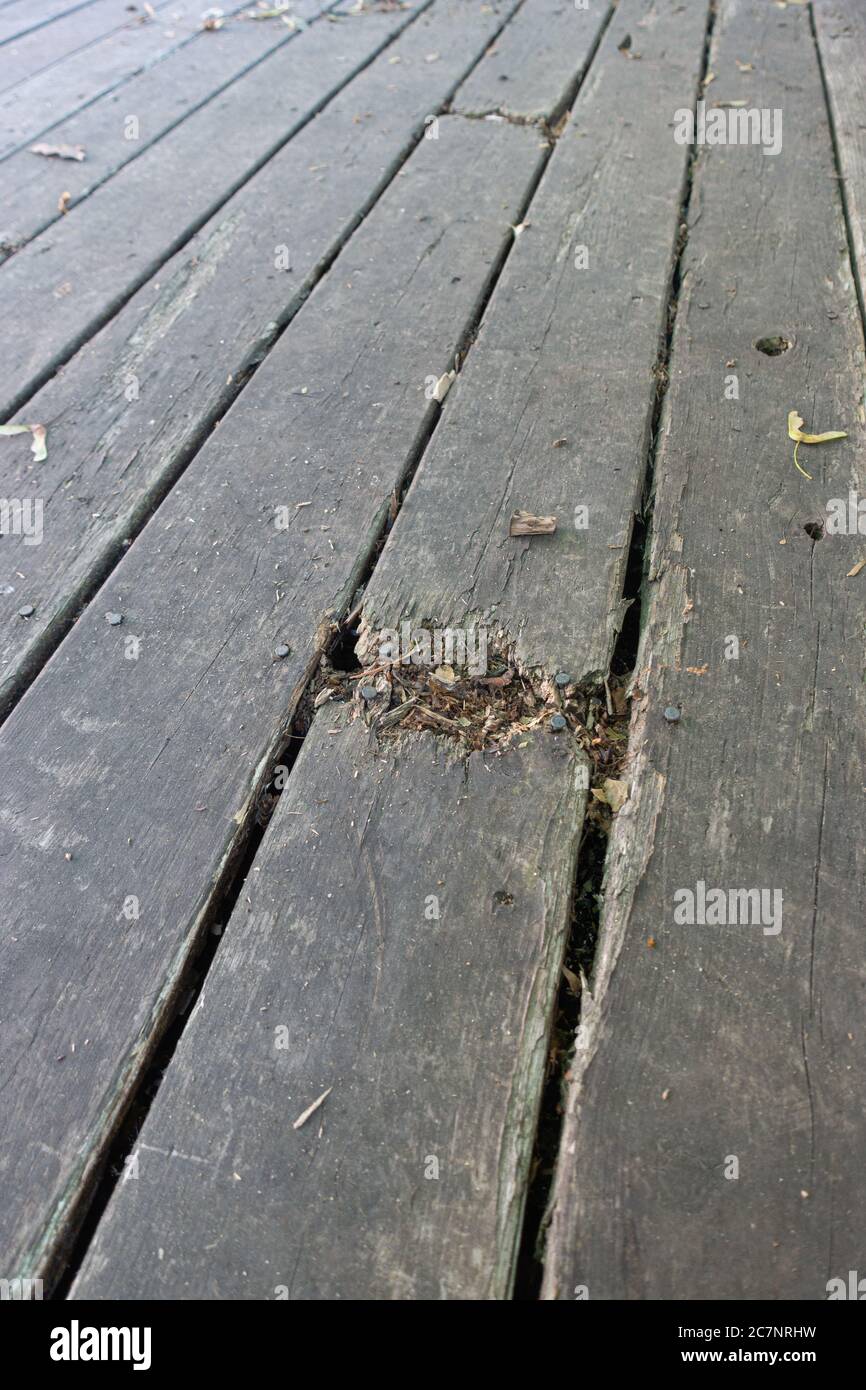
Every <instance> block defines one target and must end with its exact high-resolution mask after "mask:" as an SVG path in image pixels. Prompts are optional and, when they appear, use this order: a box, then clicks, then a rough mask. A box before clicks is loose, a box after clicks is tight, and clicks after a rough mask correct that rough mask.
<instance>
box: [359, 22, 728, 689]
mask: <svg viewBox="0 0 866 1390" xmlns="http://www.w3.org/2000/svg"><path fill="white" fill-rule="evenodd" d="M706 18H707V6H705V5H694V6H689V7H688V10H687V11H684V10H683V7H682V5H680V4H678V3H676V0H664V2H663V3H662V4H656V3H653V0H624V2H623V3H622V4H621V5H620V6H619V7H618V9H617V12H616V16H615V18H614V20H613V22H612V23H611V25H610V26H609V28H608V29H607V31H606V33H605V36H604V39H603V41H602V43H601V46H600V48H599V51H598V55H597V58H596V60H595V62H594V63H593V67H592V70H591V73H590V77H589V81H588V83H587V84H586V85H585V86H584V88H583V90H582V91H581V93H580V96H579V97H578V100H577V103H576V105H575V108H574V110H573V113H572V116H571V118H570V120H569V123H568V125H567V127H566V129H565V132H564V134H563V135H562V138H561V139H560V140H559V142H558V144H557V146H556V150H555V152H554V155H553V156H552V158H551V161H550V164H549V166H548V168H547V171H546V173H545V177H544V179H543V181H542V184H541V187H540V188H539V191H538V195H537V196H536V198H535V199H534V201H533V206H532V210H531V214H530V216H529V218H528V223H527V226H526V227H525V228H524V230H523V232H522V234H521V235H520V236H519V238H518V241H517V245H516V247H515V251H514V255H513V256H512V257H510V258H509V262H508V265H507V267H506V269H505V272H504V274H503V276H502V279H501V280H500V282H499V284H498V285H497V288H496V291H495V294H494V296H493V298H492V300H491V303H490V305H489V307H488V311H487V313H486V316H485V321H484V323H483V325H482V328H481V332H480V334H479V336H478V341H477V342H476V344H475V347H474V349H473V351H472V354H471V356H470V358H469V360H468V362H467V365H466V368H465V371H462V372H461V373H460V376H459V378H458V380H457V382H456V384H455V385H454V386H453V387H452V389H451V391H450V392H449V394H448V397H447V399H446V402H445V411H444V416H443V421H442V426H441V428H440V429H439V430H438V431H437V434H436V438H435V440H434V441H433V444H432V447H431V448H430V450H429V451H428V452H427V454H426V455H425V458H424V460H423V461H422V464H421V467H420V468H419V470H418V473H417V475H416V477H415V479H414V482H413V484H412V487H411V489H410V491H409V494H408V496H407V498H406V500H405V503H404V506H403V507H402V509H401V512H400V515H399V517H398V518H397V522H396V525H395V527H394V530H393V531H392V533H391V536H390V538H389V542H388V544H387V545H386V547H385V550H384V552H383V554H382V557H381V560H380V562H379V564H378V565H377V567H376V572H375V574H374V575H373V578H372V581H371V583H370V586H369V588H368V590H367V592H366V595H365V602H364V618H365V623H366V625H367V627H368V628H369V629H370V631H371V633H372V634H373V643H374V646H375V645H377V643H376V641H375V633H376V631H377V630H378V629H379V628H393V627H395V626H397V627H399V625H400V622H401V621H403V620H404V619H406V620H409V621H412V620H413V619H414V620H418V621H421V622H423V621H425V620H426V619H428V618H430V617H435V619H436V621H437V623H439V624H441V625H446V624H449V623H453V624H455V625H457V626H460V625H461V624H469V623H471V622H473V621H475V622H478V623H483V624H486V625H488V626H491V627H494V628H498V629H501V630H502V632H503V633H504V634H505V638H504V640H506V641H507V643H508V645H509V648H510V649H512V650H513V651H514V653H515V655H516V657H517V659H518V661H519V662H520V663H521V664H522V665H523V666H524V667H540V668H542V669H543V670H544V671H546V672H548V673H552V672H554V671H557V670H562V671H566V672H568V673H570V674H571V675H572V676H573V677H574V678H575V679H579V680H589V679H594V678H595V677H596V676H597V675H598V674H599V673H603V672H606V671H607V669H608V665H609V662H610V657H611V654H612V650H613V646H614V643H615V640H616V636H617V632H618V629H619V625H620V620H621V612H620V603H619V600H620V596H621V593H622V585H623V579H624V573H625V566H626V561H627V556H628V544H629V538H630V534H631V528H632V521H633V515H634V512H635V509H637V508H639V506H640V500H641V493H642V489H643V480H644V467H645V459H646V452H647V446H648V443H649V433H650V426H651V416H652V406H653V396H654V391H653V385H654V375H653V373H654V368H655V366H656V361H657V357H658V352H659V347H660V341H661V336H662V334H663V332H664V329H665V320H666V313H667V298H668V287H669V280H670V276H671V272H672V268H673V257H674V248H675V243H676V237H677V228H678V219H679V213H680V203H681V195H682V190H683V184H684V177H685V172H686V162H687V150H686V149H685V147H684V146H681V145H678V144H676V143H675V142H674V140H673V139H672V137H671V135H670V130H671V126H672V121H673V113H674V111H676V110H677V108H678V107H684V106H688V107H691V106H692V105H693V102H694V98H695V88H696V83H697V79H698V74H699V72H700V62H701V55H702V50H703V43H704V32H705V25H706ZM627 33H631V34H632V35H634V36H640V37H639V39H638V37H635V43H636V44H638V43H639V45H640V51H641V60H640V61H637V62H635V61H628V60H627V59H626V58H625V57H624V56H623V54H622V53H621V52H620V51H619V45H620V44H621V42H622V39H623V36H624V35H625V34H627ZM636 110H640V113H641V115H640V120H636V119H634V118H633V113H634V112H635V111H636ZM626 207H647V208H652V213H653V215H652V217H651V218H641V219H636V218H632V217H626V216H624V215H623V209H624V208H626ZM581 248H583V249H584V250H585V251H586V252H587V255H588V265H587V267H586V268H577V265H576V258H577V257H580V258H581V260H582V259H583V256H582V251H581ZM556 445H558V446H559V447H555V446H556ZM467 460H471V468H468V467H467ZM461 477H463V478H465V479H466V482H465V485H464V486H463V487H462V488H461V490H460V491H459V493H456V494H455V479H459V478H461ZM578 507H584V508H587V509H588V513H587V516H586V518H584V517H583V515H582V514H578V513H577V512H576V509H577V508H578ZM517 510H525V511H529V512H532V513H534V514H536V515H543V516H555V517H556V518H557V521H558V526H557V530H556V533H555V534H554V535H550V536H544V537H542V538H540V539H539V538H533V539H526V538H512V537H510V536H509V519H510V517H511V515H512V513H513V512H515V511H517ZM458 515H460V516H463V517H465V516H467V515H468V518H469V520H461V521H460V522H458V521H457V520H456V517H457V516H458ZM584 520H585V521H586V525H582V524H579V523H582V522H583V521H584ZM576 591H577V592H579V594H580V602H575V592H576Z"/></svg>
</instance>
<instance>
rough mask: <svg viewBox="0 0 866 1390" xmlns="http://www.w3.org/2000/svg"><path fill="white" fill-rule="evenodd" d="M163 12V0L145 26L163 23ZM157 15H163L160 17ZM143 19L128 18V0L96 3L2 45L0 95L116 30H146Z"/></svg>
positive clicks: (138, 17)
mask: <svg viewBox="0 0 866 1390" xmlns="http://www.w3.org/2000/svg"><path fill="white" fill-rule="evenodd" d="M166 8H167V0H162V4H161V5H160V4H157V5H154V9H155V10H156V11H157V19H156V20H149V21H147V22H148V23H151V24H154V25H156V24H162V23H164V18H163V15H164V12H165V11H166ZM160 11H162V12H163V15H160ZM143 17H144V12H143V11H142V15H141V16H132V15H130V12H129V8H128V5H127V0H96V2H95V4H93V5H88V6H87V8H86V9H83V10H76V11H75V13H74V14H69V15H66V16H65V17H64V18H61V19H58V20H57V21H56V23H54V24H52V25H50V26H49V27H48V28H47V29H32V30H30V31H28V32H24V33H21V34H19V35H18V36H17V37H15V38H13V39H11V40H10V42H9V43H7V44H5V45H4V52H3V56H2V61H3V77H2V79H0V92H8V91H11V90H12V89H13V88H14V87H18V86H20V85H21V84H22V83H24V82H25V81H26V80H27V78H28V77H34V76H35V75H36V74H37V73H39V72H43V71H45V70H46V69H47V68H55V67H56V66H57V64H59V63H63V62H64V61H66V60H67V59H68V58H71V57H73V56H74V55H75V54H79V53H81V51H82V50H83V49H87V48H89V47H90V46H91V45H92V44H96V43H98V42H99V41H100V39H105V38H108V36H109V35H111V34H114V33H116V32H117V30H118V29H123V28H126V29H128V28H130V27H131V26H137V27H140V28H142V29H144V28H146V27H147V25H146V24H142V23H141V19H142V18H143ZM55 80H56V74H55ZM61 80H62V78H61Z"/></svg>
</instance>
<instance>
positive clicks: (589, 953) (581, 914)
mask: <svg viewBox="0 0 866 1390" xmlns="http://www.w3.org/2000/svg"><path fill="white" fill-rule="evenodd" d="M715 20H716V5H715V3H712V4H711V5H710V10H709V14H708V21H707V30H706V33H705V36H704V49H703V54H702V59H701V69H700V75H699V81H698V93H697V95H698V97H700V96H702V94H703V90H704V86H705V82H706V77H707V72H708V69H709V58H710V47H711V44H712V38H713V31H714V28H715ZM696 161H697V147H693V148H692V151H691V154H690V157H689V160H688V164H687V168H686V175H685V182H684V187H683V193H682V198H681V202H680V213H679V233H678V236H677V240H676V244H675V247H674V257H673V266H672V270H671V277H670V283H669V286H668V293H667V310H666V314H665V324H664V331H663V334H662V338H661V341H660V343H659V349H658V356H657V359H656V364H655V368H654V373H653V375H654V377H655V390H654V394H653V404H652V413H651V420H650V428H649V442H648V446H647V453H646V461H645V466H644V479H643V488H642V498H641V502H640V507H639V510H638V511H637V512H636V514H635V517H634V521H633V525H632V532H631V537H630V542H629V554H628V560H627V563H626V572H625V577H624V580H623V592H622V596H623V598H624V599H626V600H627V601H628V603H629V607H628V610H627V612H626V615H625V619H624V621H623V625H622V629H621V630H620V633H619V636H618V638H617V641H616V643H615V646H614V650H613V653H612V655H611V660H610V667H609V672H608V680H607V681H606V682H605V683H604V685H603V687H602V689H600V690H599V691H597V692H596V696H595V700H596V707H597V709H598V711H599V715H600V718H601V719H602V720H605V719H609V720H610V723H611V725H613V724H615V723H618V722H619V719H620V718H621V720H622V727H623V728H624V729H625V730H626V731H627V730H628V728H629V724H630V699H629V698H628V697H626V696H625V690H626V687H627V682H628V678H629V676H630V675H631V673H632V672H633V671H634V669H635V666H636V664H637V656H638V648H639V645H640V637H641V632H642V628H643V622H644V618H645V614H644V597H645V587H644V586H645V577H646V565H647V563H648V560H649V539H650V534H651V527H652V514H653V504H654V497H655V459H656V448H657V442H658V437H659V429H660V425H661V418H662V411H663V408H664V403H665V397H666V395H667V388H668V371H669V364H670V355H671V345H672V342H673V335H674V327H675V324H676V317H677V307H678V299H679V292H680V285H681V280H682V261H683V255H684V252H685V248H686V245H687V242H688V219H689V207H690V203H691V195H692V187H693V183H694V175H695V165H696ZM611 692H613V697H614V698H613V704H612V703H611ZM620 708H622V709H623V711H624V713H623V715H622V716H619V710H620ZM611 709H613V710H614V715H613V716H611V715H610V710H611ZM615 716H619V717H618V718H617V717H615ZM628 752H629V743H628V739H627V738H626V741H625V743H624V744H623V746H622V750H621V754H620V756H619V758H618V759H617V762H616V764H615V766H614V767H613V775H614V776H617V775H618V774H619V772H620V771H621V769H622V768H623V767H624V766H625V765H627V760H628ZM610 775H611V768H610V767H609V766H605V765H604V764H602V765H601V766H599V765H598V763H596V765H595V768H594V771H593V772H591V774H590V786H591V787H592V785H594V784H595V783H596V782H597V781H602V780H603V778H604V777H605V776H610ZM610 826H611V822H610V817H609V816H608V815H607V814H606V813H605V811H604V809H603V806H602V807H601V808H600V806H599V803H598V802H597V801H596V800H595V799H594V798H593V796H592V791H591V790H590V794H589V800H588V802H587V811H586V819H585V822H584V829H583V835H582V838H581V843H580V848H579V851H578V856H577V868H576V873H575V882H574V886H573V890H572V899H571V920H570V924H569V936H568V941H567V943H566V948H565V957H564V962H563V966H564V968H563V972H562V978H561V981H560V986H559V994H558V997H557V1001H556V1006H555V1009H554V1015H553V1023H552V1029H551V1038H550V1046H549V1050H548V1070H547V1076H546V1079H545V1086H544V1091H543V1094H542V1098H541V1106H540V1110H539V1116H538V1122H537V1129H536V1139H535V1145H534V1150H533V1155H532V1163H531V1167H530V1174H529V1186H528V1191H527V1198H526V1207H525V1212H524V1218H523V1229H522V1233H521V1240H520V1248H519V1253H518V1258H517V1267H516V1272H515V1282H514V1294H513V1297H514V1298H515V1299H516V1300H517V1301H519V1302H527V1301H535V1300H537V1299H538V1298H539V1297H540V1294H541V1285H542V1279H543V1277H544V1242H545V1236H546V1230H547V1221H548V1216H549V1205H550V1201H551V1197H552V1193H553V1182H554V1176H555V1172H556V1163H557V1159H558V1155H559V1149H560V1143H561V1139H562V1129H563V1123H564V1114H565V1091H566V1088H567V1085H568V1082H569V1081H570V1080H571V1074H570V1070H569V1067H570V1063H571V1059H572V1056H573V1053H574V1038H575V1033H576V1031H577V1028H578V1025H579V1023H580V996H581V992H582V988H583V983H584V981H588V980H590V978H591V975H592V968H593V965H594V961H595V951H596V944H597V941H598V932H599V926H600V921H601V909H602V904H603V902H604V879H605V867H606V862H607V851H608V835H609V831H610Z"/></svg>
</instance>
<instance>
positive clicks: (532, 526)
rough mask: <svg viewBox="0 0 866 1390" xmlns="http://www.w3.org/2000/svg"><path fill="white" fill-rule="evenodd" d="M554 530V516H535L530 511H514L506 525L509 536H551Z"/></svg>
mask: <svg viewBox="0 0 866 1390" xmlns="http://www.w3.org/2000/svg"><path fill="white" fill-rule="evenodd" d="M555 530H556V517H555V516H535V515H534V514H533V513H532V512H514V513H513V514H512V517H511V522H510V524H509V527H508V534H509V535H510V536H552V535H553V533H554V531H555Z"/></svg>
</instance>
